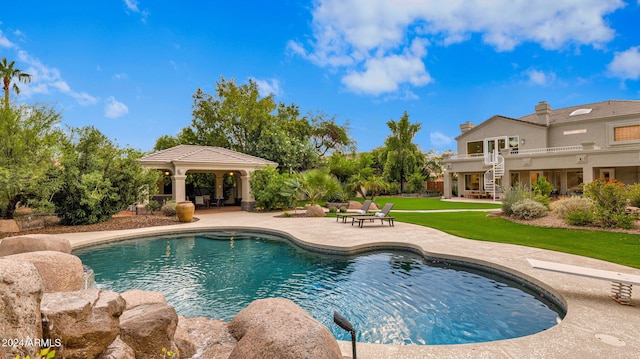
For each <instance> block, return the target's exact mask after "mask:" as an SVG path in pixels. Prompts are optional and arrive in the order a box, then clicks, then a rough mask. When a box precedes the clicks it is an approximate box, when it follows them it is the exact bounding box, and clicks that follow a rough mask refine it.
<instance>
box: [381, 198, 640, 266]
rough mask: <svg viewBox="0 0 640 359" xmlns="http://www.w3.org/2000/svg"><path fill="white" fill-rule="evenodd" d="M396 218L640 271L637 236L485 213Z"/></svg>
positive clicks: (435, 214)
mask: <svg viewBox="0 0 640 359" xmlns="http://www.w3.org/2000/svg"><path fill="white" fill-rule="evenodd" d="M394 199H395V198H394ZM376 202H378V201H376ZM383 203H384V202H383ZM465 204H466V203H465ZM394 208H396V207H395V206H394ZM393 216H394V217H396V218H397V220H398V221H401V222H407V223H413V224H418V225H422V226H427V227H431V228H435V229H438V230H441V231H443V232H446V233H450V234H453V235H456V236H458V237H463V238H469V239H475V240H482V241H490V242H498V243H510V244H519V245H523V246H529V247H536V248H544V249H550V250H554V251H558V252H565V253H572V254H577V255H581V256H585V257H591V258H597V259H602V260H605V261H609V262H613V263H618V264H622V265H626V266H629V267H634V268H640V236H638V235H635V234H626V233H616V232H605V231H587V230H573V229H560V228H545V227H534V226H527V225H523V224H518V223H514V222H511V221H508V220H505V219H503V218H500V217H487V214H486V213H482V212H453V213H401V212H396V213H393Z"/></svg>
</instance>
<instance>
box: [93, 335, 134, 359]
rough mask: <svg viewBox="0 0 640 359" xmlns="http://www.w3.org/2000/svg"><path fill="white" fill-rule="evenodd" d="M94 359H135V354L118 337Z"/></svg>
mask: <svg viewBox="0 0 640 359" xmlns="http://www.w3.org/2000/svg"><path fill="white" fill-rule="evenodd" d="M96 359H136V352H135V351H134V350H133V348H131V347H130V346H129V345H127V343H125V342H123V341H122V339H120V337H119V336H118V337H117V338H116V340H114V341H113V342H112V343H111V344H109V346H108V347H107V349H105V350H104V351H103V352H102V354H100V355H98V357H97V358H96Z"/></svg>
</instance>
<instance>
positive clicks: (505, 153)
mask: <svg viewBox="0 0 640 359" xmlns="http://www.w3.org/2000/svg"><path fill="white" fill-rule="evenodd" d="M596 149H597V148H596ZM583 150H584V147H583V146H582V145H575V146H559V147H544V148H530V149H524V150H523V149H514V148H512V149H509V150H502V151H500V154H501V155H503V156H529V155H535V154H548V153H560V152H574V151H583ZM465 158H484V154H483V153H467V154H464V153H463V154H460V155H453V156H449V159H450V160H460V159H465ZM444 160H445V161H446V160H447V159H446V158H444Z"/></svg>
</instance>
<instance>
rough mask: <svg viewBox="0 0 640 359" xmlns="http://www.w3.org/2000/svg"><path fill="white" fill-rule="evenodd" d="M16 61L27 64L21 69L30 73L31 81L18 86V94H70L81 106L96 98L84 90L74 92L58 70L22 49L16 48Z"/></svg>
mask: <svg viewBox="0 0 640 359" xmlns="http://www.w3.org/2000/svg"><path fill="white" fill-rule="evenodd" d="M18 61H20V62H22V63H25V64H27V66H28V68H26V69H22V70H23V71H24V72H26V73H28V74H29V75H31V82H30V83H28V84H23V85H21V86H20V95H21V96H26V97H30V96H32V95H34V94H51V93H52V92H59V93H62V94H65V95H69V96H71V97H72V98H73V99H75V100H76V102H77V103H78V104H80V105H82V106H89V105H93V104H95V103H96V102H98V99H97V98H95V97H93V96H91V95H89V94H88V93H86V92H76V91H74V90H72V89H71V87H70V86H69V84H68V83H67V82H66V81H65V80H64V79H63V78H62V75H61V74H60V70H58V69H56V68H55V67H49V66H47V65H45V64H43V63H42V62H41V61H40V60H39V59H37V58H35V57H33V56H31V55H30V54H29V53H28V52H26V51H24V50H18Z"/></svg>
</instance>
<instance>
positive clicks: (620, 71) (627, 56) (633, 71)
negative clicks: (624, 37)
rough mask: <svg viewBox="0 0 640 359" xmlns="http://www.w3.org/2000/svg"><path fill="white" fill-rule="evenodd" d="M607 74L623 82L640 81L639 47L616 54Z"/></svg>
mask: <svg viewBox="0 0 640 359" xmlns="http://www.w3.org/2000/svg"><path fill="white" fill-rule="evenodd" d="M608 69H609V72H611V74H612V75H613V76H615V77H619V78H621V79H623V80H638V79H640V46H636V47H632V48H630V49H629V50H627V51H623V52H616V54H615V56H614V57H613V61H611V63H610V64H609V66H608Z"/></svg>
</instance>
